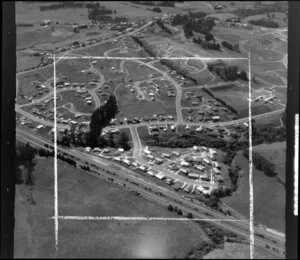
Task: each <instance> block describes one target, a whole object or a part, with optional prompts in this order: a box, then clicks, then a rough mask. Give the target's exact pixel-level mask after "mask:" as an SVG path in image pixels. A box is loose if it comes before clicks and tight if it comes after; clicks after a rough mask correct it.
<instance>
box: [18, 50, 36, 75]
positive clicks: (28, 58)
mask: <svg viewBox="0 0 300 260" xmlns="http://www.w3.org/2000/svg"><path fill="white" fill-rule="evenodd" d="M40 63H41V57H36V56H33V55H28V54H24V53H17V72H19V71H22V70H26V69H30V68H35V67H36V66H38V65H39V64H40Z"/></svg>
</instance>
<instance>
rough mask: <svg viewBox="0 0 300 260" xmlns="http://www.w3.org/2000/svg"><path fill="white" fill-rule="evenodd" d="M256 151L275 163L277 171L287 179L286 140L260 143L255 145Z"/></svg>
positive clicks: (281, 176)
mask: <svg viewBox="0 0 300 260" xmlns="http://www.w3.org/2000/svg"><path fill="white" fill-rule="evenodd" d="M253 150H254V152H257V153H259V154H261V155H262V156H263V157H265V158H266V159H267V160H268V161H270V162H271V163H273V164H274V166H275V172H276V173H277V174H278V177H280V178H281V179H282V180H283V181H284V182H285V179H286V172H285V162H286V142H281V143H272V144H260V145H257V146H255V147H253Z"/></svg>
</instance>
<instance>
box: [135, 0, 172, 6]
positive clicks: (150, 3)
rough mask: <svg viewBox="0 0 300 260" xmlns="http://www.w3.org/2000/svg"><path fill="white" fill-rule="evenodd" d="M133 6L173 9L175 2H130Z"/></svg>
mask: <svg viewBox="0 0 300 260" xmlns="http://www.w3.org/2000/svg"><path fill="white" fill-rule="evenodd" d="M130 2H131V3H133V4H138V5H149V6H166V7H175V2H176V1H159V2H153V1H130Z"/></svg>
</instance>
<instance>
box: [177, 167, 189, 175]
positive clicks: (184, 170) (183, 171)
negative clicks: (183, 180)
mask: <svg viewBox="0 0 300 260" xmlns="http://www.w3.org/2000/svg"><path fill="white" fill-rule="evenodd" d="M179 172H182V173H183V174H185V175H187V174H188V173H189V171H188V170H187V169H183V168H180V169H179Z"/></svg>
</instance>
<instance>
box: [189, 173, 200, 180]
mask: <svg viewBox="0 0 300 260" xmlns="http://www.w3.org/2000/svg"><path fill="white" fill-rule="evenodd" d="M199 176H200V175H199V174H197V173H189V174H188V177H189V178H191V179H199Z"/></svg>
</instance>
